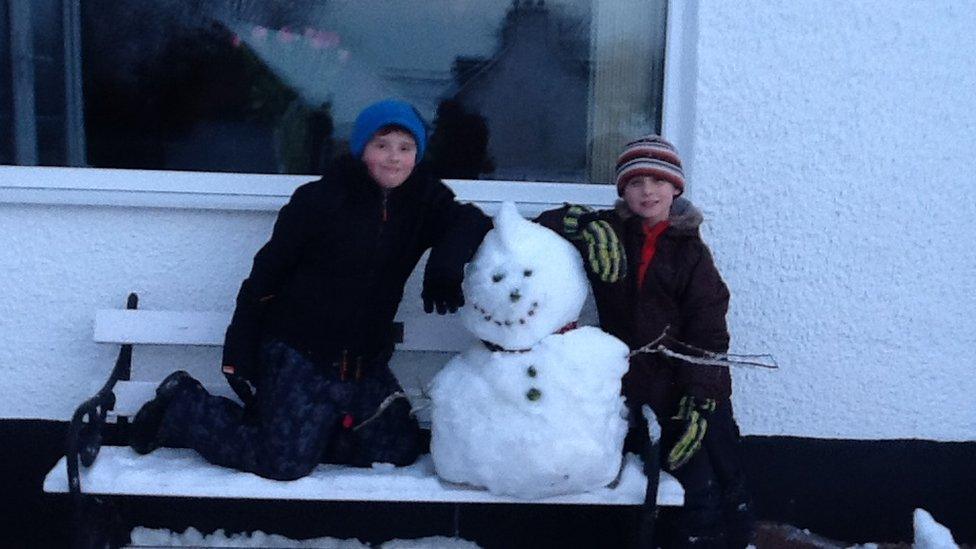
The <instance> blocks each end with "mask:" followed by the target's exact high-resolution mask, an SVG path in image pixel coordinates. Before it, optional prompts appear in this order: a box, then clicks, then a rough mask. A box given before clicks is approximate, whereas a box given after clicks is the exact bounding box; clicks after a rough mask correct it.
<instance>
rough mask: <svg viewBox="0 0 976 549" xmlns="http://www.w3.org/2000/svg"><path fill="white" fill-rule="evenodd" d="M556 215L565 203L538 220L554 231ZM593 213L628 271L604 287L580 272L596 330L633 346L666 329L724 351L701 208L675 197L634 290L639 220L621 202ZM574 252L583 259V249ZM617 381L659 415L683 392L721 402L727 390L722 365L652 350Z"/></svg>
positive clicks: (558, 225)
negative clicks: (614, 239) (589, 290)
mask: <svg viewBox="0 0 976 549" xmlns="http://www.w3.org/2000/svg"><path fill="white" fill-rule="evenodd" d="M564 214H565V208H561V209H558V210H551V211H549V212H545V213H543V214H542V215H541V216H540V217H539V221H540V222H541V223H542V224H544V225H546V226H548V227H549V228H551V229H554V230H556V231H557V232H561V230H562V217H563V215H564ZM598 218H599V219H603V220H605V221H607V222H608V223H609V224H610V226H611V227H612V228H613V230H614V232H615V233H616V234H617V236H618V238H620V240H621V242H623V244H624V249H625V250H626V253H627V273H628V275H627V276H626V277H625V278H623V279H621V280H620V281H618V282H615V283H612V284H610V283H606V282H603V281H601V280H599V279H598V278H596V277H594V276H592V273H589V272H588V274H589V275H590V284H591V285H592V287H593V296H594V298H595V300H596V305H597V312H598V313H599V315H600V326H601V328H603V329H604V330H606V331H607V332H609V333H610V334H612V335H614V336H616V337H618V338H620V339H621V340H622V341H624V342H625V343H626V344H627V345H628V346H629V347H630V348H631V349H637V348H639V347H641V346H643V345H645V344H647V343H650V342H651V341H654V340H655V339H656V338H657V337H658V336H660V335H661V334H662V332H663V331H664V329H665V327H667V326H670V329H669V330H668V334H669V335H670V336H671V337H673V338H674V339H677V340H679V341H681V342H684V343H687V344H690V345H693V346H695V347H698V348H700V349H705V350H708V351H715V352H726V351H727V350H728V346H729V332H728V329H727V327H726V320H725V315H726V312H727V311H728V305H729V291H728V289H727V288H726V286H725V283H724V282H723V281H722V277H721V276H720V275H719V273H718V270H717V269H716V268H715V263H714V262H713V260H712V254H711V252H710V251H709V249H708V246H706V245H705V243H704V242H703V241H702V239H701V236H700V235H699V230H698V228H699V226H700V225H701V221H702V216H701V212H700V211H699V210H698V209H697V208H695V207H694V206H693V205H692V204H691V203H690V202H689V201H688V200H686V199H682V198H679V199H677V200H676V201H675V203H674V205H673V207H672V209H671V216H670V219H669V222H670V226H669V227H668V228H667V229H666V230H665V231H664V233H662V234H661V236H660V237H659V239H658V241H657V247H656V251H655V254H654V258H653V259H652V260H651V263H650V265H649V266H648V268H647V273H646V275H645V277H644V284H643V286H642V287H641V288H638V287H637V276H636V273H637V270H638V263H639V261H640V256H641V248H642V247H643V244H644V231H643V229H642V228H641V223H642V221H643V220H642V219H641V218H640V217H637V216H634V215H632V214H630V213H629V211H628V210H627V208H626V206H624V205H623V204H619V205H618V207H617V208H616V209H612V210H602V211H600V212H598ZM574 244H576V245H577V247H581V246H584V244H583V243H581V242H575V243H574ZM581 251H583V252H584V256H583V257H584V258H585V257H586V255H585V250H582V249H581ZM665 343H666V346H667V347H669V348H672V349H673V350H675V351H678V352H681V353H683V354H692V355H694V354H696V353H695V352H694V351H691V350H689V349H687V348H683V347H681V346H679V345H677V344H675V343H674V342H665ZM623 382H624V387H623V389H624V395H625V396H626V397H627V400H628V403H629V404H630V405H632V406H638V405H640V404H645V403H646V404H650V405H651V407H652V408H654V411H655V412H656V413H657V414H658V415H659V416H661V415H662V414H673V412H674V410H675V409H676V406H677V402H678V400H680V399H681V397H682V396H684V395H686V394H691V395H693V396H698V397H705V398H714V399H716V400H718V401H720V402H721V401H724V400H726V399H728V398H729V396H730V395H731V392H732V382H731V377H730V376H729V372H728V369H727V368H722V367H716V366H702V365H696V364H692V363H689V362H686V361H681V360H676V359H672V358H668V357H665V356H663V355H660V354H640V355H637V356H635V357H634V358H632V359H631V362H630V369H629V371H628V372H627V374H626V375H625V376H624V380H623Z"/></svg>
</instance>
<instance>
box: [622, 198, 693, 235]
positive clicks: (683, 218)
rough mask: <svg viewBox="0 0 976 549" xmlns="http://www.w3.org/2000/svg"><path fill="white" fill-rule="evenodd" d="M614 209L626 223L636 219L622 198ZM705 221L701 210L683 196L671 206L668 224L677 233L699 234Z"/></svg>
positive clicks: (676, 199)
mask: <svg viewBox="0 0 976 549" xmlns="http://www.w3.org/2000/svg"><path fill="white" fill-rule="evenodd" d="M613 209H614V211H615V212H616V213H617V215H618V216H620V218H621V219H623V220H625V221H626V220H628V219H630V218H632V217H635V215H634V212H632V211H630V208H628V207H627V203H626V202H625V201H624V199H622V198H619V199H617V202H616V204H614V208H613ZM704 219H705V217H704V216H703V215H702V212H701V210H699V209H698V208H697V207H696V206H695V205H694V204H692V203H691V200H688V199H687V198H685V197H683V196H679V197H677V198H675V199H674V203H672V204H671V214H670V215H669V216H668V223H670V224H671V228H672V229H674V230H676V231H680V232H697V231H698V228H699V227H701V224H702V221H704Z"/></svg>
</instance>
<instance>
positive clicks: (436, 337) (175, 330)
mask: <svg viewBox="0 0 976 549" xmlns="http://www.w3.org/2000/svg"><path fill="white" fill-rule="evenodd" d="M230 317H231V313H230V312H197V311H153V310H148V309H106V310H100V311H96V313H95V333H94V337H93V339H94V340H95V341H96V342H98V343H118V344H126V343H128V344H132V345H194V346H204V347H220V346H221V345H223V344H224V332H225V331H226V330H227V325H228V324H229V323H230ZM474 342H475V339H474V336H472V335H471V334H470V333H468V332H467V331H465V330H464V328H463V327H462V326H461V323H460V322H459V321H458V318H457V317H456V316H450V317H440V316H437V315H428V316H426V317H412V318H410V319H409V320H407V321H406V322H404V329H403V342H402V343H399V344H397V350H399V351H438V352H451V353H457V352H460V351H462V350H464V349H467V348H468V347H469V346H470V345H471V344H472V343H474Z"/></svg>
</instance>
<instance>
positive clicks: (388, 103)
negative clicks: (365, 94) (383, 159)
mask: <svg viewBox="0 0 976 549" xmlns="http://www.w3.org/2000/svg"><path fill="white" fill-rule="evenodd" d="M386 126H400V127H402V128H403V129H405V130H407V131H408V132H410V134H411V135H413V139H414V141H416V142H417V162H420V159H421V158H423V157H424V148H426V147H427V128H426V127H425V126H424V121H423V120H422V119H421V118H420V114H418V113H417V110H416V109H414V108H413V106H412V105H411V104H410V103H407V102H405V101H398V100H396V99H387V100H385V101H380V102H379V103H373V104H372V105H370V106H368V107H366V108H365V109H363V110H362V112H360V113H359V116H357V117H356V123H355V125H353V128H352V136H350V138H349V151H350V152H351V153H352V154H353V156H355V157H356V158H361V157H362V156H363V150H365V149H366V144H367V143H369V140H370V139H372V138H373V135H374V134H375V133H376V132H377V130H379V129H380V128H384V127H386Z"/></svg>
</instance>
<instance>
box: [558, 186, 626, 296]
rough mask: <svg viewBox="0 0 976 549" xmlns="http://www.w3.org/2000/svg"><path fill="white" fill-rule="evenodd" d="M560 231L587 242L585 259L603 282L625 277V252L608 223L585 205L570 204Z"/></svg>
mask: <svg viewBox="0 0 976 549" xmlns="http://www.w3.org/2000/svg"><path fill="white" fill-rule="evenodd" d="M563 233H564V234H565V235H566V237H567V238H569V239H570V240H582V241H583V242H585V243H586V254H585V256H584V258H583V259H584V260H585V261H586V265H587V267H588V268H589V269H590V271H591V272H592V273H593V274H595V275H596V276H597V278H599V279H600V280H602V281H603V282H609V283H613V282H616V281H618V280H620V279H622V278H624V277H625V276H627V253H626V252H625V251H624V247H623V244H621V243H620V239H619V238H617V233H615V232H614V231H613V228H612V227H611V226H610V224H609V223H607V222H606V221H604V220H602V219H598V218H597V217H596V214H595V212H593V210H592V209H590V208H588V207H586V206H578V205H573V206H570V207H569V208H568V209H567V210H566V215H564V216H563Z"/></svg>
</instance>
